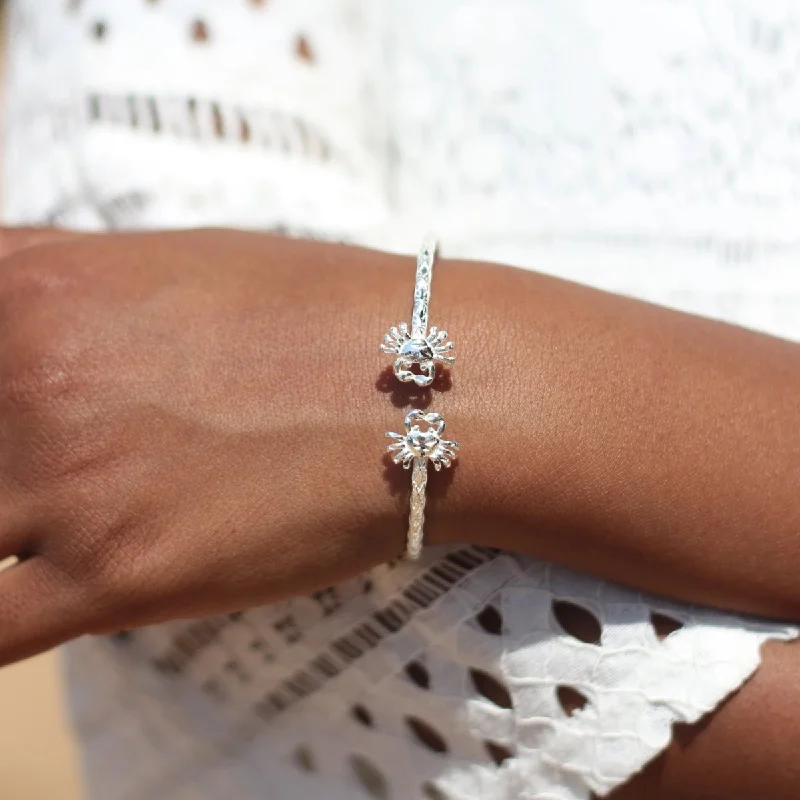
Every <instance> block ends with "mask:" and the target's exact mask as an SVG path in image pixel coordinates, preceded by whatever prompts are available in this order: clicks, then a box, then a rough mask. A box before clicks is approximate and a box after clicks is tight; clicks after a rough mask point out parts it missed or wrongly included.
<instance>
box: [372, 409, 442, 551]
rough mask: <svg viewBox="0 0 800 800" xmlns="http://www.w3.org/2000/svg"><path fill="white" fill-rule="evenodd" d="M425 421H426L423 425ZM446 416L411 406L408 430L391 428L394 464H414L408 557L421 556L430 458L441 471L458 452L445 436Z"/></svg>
mask: <svg viewBox="0 0 800 800" xmlns="http://www.w3.org/2000/svg"><path fill="white" fill-rule="evenodd" d="M422 425H427V426H428V427H427V428H423V427H422ZM444 428H445V423H444V418H443V417H442V415H441V414H437V413H436V412H435V411H431V412H428V413H425V412H424V411H420V410H419V409H412V410H411V411H409V412H408V414H406V418H405V433H394V432H393V431H389V432H388V433H387V434H386V436H387V437H388V438H389V439H391V440H392V443H391V444H389V445H387V447H386V450H387V451H388V452H389V454H390V455H391V456H392V461H394V463H395V464H402V466H403V468H404V469H409V468H411V467H412V466H413V468H414V469H413V471H412V473H411V510H410V513H409V520H408V549H407V552H408V557H409V558H411V559H416V558H419V554H420V552H421V551H422V540H423V523H424V521H425V487H426V486H427V483H428V462H430V463H431V464H433V468H434V469H435V470H436V471H437V472H438V471H439V470H440V469H441V468H442V467H449V466H451V464H452V463H453V461H455V459H456V457H457V454H458V443H457V442H452V441H450V440H449V439H444V438H443V436H442V435H443V434H444Z"/></svg>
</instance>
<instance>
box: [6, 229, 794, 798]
mask: <svg viewBox="0 0 800 800" xmlns="http://www.w3.org/2000/svg"><path fill="white" fill-rule="evenodd" d="M0 249H1V250H2V253H3V255H4V256H5V257H4V258H3V260H2V262H1V263H0V319H1V320H2V325H0V557H8V556H16V557H18V558H19V559H20V561H19V563H18V564H17V565H16V566H14V567H12V568H11V569H9V570H7V571H6V572H4V573H3V574H2V575H0V663H10V662H12V661H16V660H19V659H22V658H25V657H27V656H30V655H32V654H34V653H37V652H40V651H42V650H44V649H47V648H49V647H52V646H54V645H56V644H59V643H61V642H63V641H65V640H67V639H70V638H73V637H75V636H79V635H82V634H85V633H98V632H107V631H114V630H119V629H126V628H132V627H136V626H139V625H143V624H148V623H153V622H158V621H162V620H167V619H174V618H185V617H191V616H200V615H205V614H212V613H219V612H226V611H233V610H239V609H242V608H246V607H250V606H254V605H259V604H263V603H267V602H272V601H275V600H277V599H280V598H284V597H288V596H292V595H296V594H299V593H303V592H307V591H310V590H313V589H316V588H320V587H323V586H327V585H331V584H332V583H335V582H337V581H340V580H343V579H345V578H347V577H349V576H351V575H354V574H356V573H358V572H361V571H363V570H364V569H367V568H368V567H370V566H372V565H375V564H377V563H380V562H381V561H384V560H387V559H389V558H392V557H395V556H397V555H398V554H399V553H401V552H402V550H403V547H404V540H405V515H406V513H407V497H408V485H409V478H408V473H406V472H402V470H400V469H399V468H396V467H394V465H392V464H391V463H390V462H388V460H387V459H386V458H385V457H384V458H383V459H382V457H381V453H382V451H383V448H384V445H385V443H386V440H385V439H384V438H383V432H384V431H387V430H401V429H402V418H403V415H404V414H405V411H406V410H407V409H408V408H409V407H412V406H413V407H420V408H430V409H431V410H436V411H439V412H441V413H442V414H443V415H444V417H445V419H446V420H447V424H448V427H447V436H448V437H450V438H453V439H456V440H457V441H459V442H460V444H461V447H462V450H461V453H462V458H461V459H460V461H459V462H458V463H457V465H456V466H455V467H454V468H453V469H451V470H448V471H446V472H442V473H434V474H432V475H431V478H430V502H429V509H428V517H427V527H426V537H427V541H428V542H430V543H434V542H449V541H469V542H473V543H477V544H485V545H491V546H494V547H502V548H506V549H511V550H516V551H519V552H523V553H528V554H531V555H534V556H538V557H541V558H545V559H549V560H552V561H557V562H560V563H564V564H567V565H568V566H571V567H574V568H578V569H583V570H587V571H591V572H593V573H595V574H599V575H601V576H603V577H606V578H609V579H612V580H615V581H619V582H622V583H626V584H628V585H631V586H634V587H639V588H642V589H645V590H648V591H654V592H659V593H662V594H667V595H671V596H674V597H677V598H680V599H684V600H689V601H698V602H702V603H708V604H713V605H718V606H721V607H726V608H731V609H737V610H741V611H746V612H754V613H758V614H766V615H771V616H775V617H782V618H788V619H800V589H798V586H797V580H796V569H795V567H794V565H795V564H796V563H797V559H798V556H800V536H798V533H797V532H798V531H799V530H800V502H798V499H797V492H796V487H797V485H798V479H800V429H798V426H797V425H796V421H797V416H798V408H799V406H798V400H797V398H798V397H800V347H798V346H797V345H795V344H792V343H789V342H785V341H781V340H778V339H774V338H771V337H767V336H763V335H759V334H756V333H753V332H749V331H745V330H742V329H739V328H735V327H732V326H728V325H723V324H720V323H715V322H710V321H707V320H702V319H698V318H695V317H692V316H689V315H684V314H679V313H676V312H673V311H668V310H665V309H661V308H658V307H655V306H652V305H648V304H645V303H640V302H636V301H633V300H629V299H624V298H620V297H616V296H613V295H609V294H605V293H602V292H597V291H594V290H591V289H587V288H584V287H580V286H577V285H574V284H570V283H567V282H563V281H558V280H555V279H552V278H547V277H543V276H541V275H537V274H534V273H530V272H523V271H520V270H515V269H511V268H503V267H497V266H490V265H485V264H476V263H469V262H442V263H441V265H440V266H439V267H438V271H437V275H436V279H435V280H436V283H435V296H434V304H433V307H432V317H431V320H432V323H434V324H436V323H437V322H439V321H442V322H445V321H446V322H447V326H448V328H449V329H450V331H451V333H452V334H453V338H454V340H455V341H456V351H455V352H456V355H457V357H458V363H457V365H456V367H455V369H454V370H453V371H452V373H441V374H440V375H439V376H438V377H437V380H436V382H435V384H434V387H433V390H432V391H431V390H422V389H419V388H418V387H412V386H408V385H399V384H398V383H397V381H396V380H395V379H394V378H393V376H392V375H391V372H390V371H389V372H387V364H389V363H390V362H391V361H392V358H391V357H388V356H386V355H384V354H381V353H380V352H379V350H378V344H379V342H380V341H381V337H382V335H383V333H384V332H385V330H386V329H387V328H388V326H389V325H390V324H396V323H397V322H399V321H400V320H402V319H404V318H406V317H407V314H408V308H407V304H408V299H409V292H410V285H411V278H412V273H413V263H412V261H411V260H410V259H407V258H400V257H397V256H389V255H385V254H381V253H376V252H373V251H368V250H362V249H358V248H351V247H346V246H342V245H330V244H321V243H308V242H294V241H290V240H286V239H281V238H277V237H269V236H262V235H256V234H245V233H237V232H231V231H199V232H192V233H185V232H184V233H180V232H176V233H158V234H139V235H108V236H69V235H65V234H63V233H59V232H46V231H5V232H4V233H3V234H2V235H0ZM796 663H797V648H796V647H793V646H786V645H784V646H782V647H780V646H770V647H769V648H767V655H766V659H765V665H764V668H763V669H762V670H761V671H760V672H759V673H758V675H757V676H756V678H755V679H754V680H753V681H752V682H751V683H750V684H748V686H747V687H745V689H744V690H743V691H742V692H740V693H739V695H737V696H736V697H735V698H733V699H732V700H731V701H730V702H729V703H728V704H727V706H726V707H725V708H724V709H723V710H722V711H720V712H719V713H718V714H716V715H714V717H713V718H712V722H711V723H710V724H708V725H707V727H706V728H703V729H702V730H700V731H699V732H695V733H693V734H691V737H690V740H689V741H688V743H687V742H686V741H684V739H682V738H680V737H679V739H678V741H677V743H676V744H675V745H673V747H671V748H670V751H669V752H668V754H667V756H666V757H665V758H663V759H660V760H659V761H658V762H656V763H655V764H654V765H652V766H651V767H650V768H648V770H646V772H645V773H644V774H643V775H642V776H640V777H639V778H637V779H636V780H635V781H634V782H632V784H631V787H629V788H627V789H625V790H624V792H633V793H634V794H624V793H623V794H620V795H619V796H620V797H626V798H633V797H647V798H653V797H665V798H666V797H675V796H678V795H680V796H681V797H687V798H688V797H697V798H705V797H709V798H710V797H719V796H726V797H728V798H735V797H748V798H749V797H753V796H756V794H757V792H756V790H755V789H753V790H752V791H747V792H745V788H747V786H749V785H751V784H748V782H747V781H748V780H750V778H748V775H755V776H757V779H758V780H760V781H761V782H760V783H758V786H760V787H761V788H762V789H763V786H764V785H767V783H768V785H769V786H770V789H771V794H770V796H771V797H773V798H775V797H778V798H779V797H790V796H792V794H791V792H792V791H793V788H794V786H795V785H796V778H797V775H796V774H794V772H793V769H792V768H791V766H790V765H791V763H792V762H793V754H794V752H796V748H797V745H798V743H800V726H799V725H798V724H797V723H796V722H795V721H794V720H793V718H792V716H793V715H791V714H787V713H786V710H785V709H786V706H785V703H786V698H787V697H791V696H792V694H795V693H796V691H795V689H794V688H793V686H791V685H790V684H792V683H793V681H792V679H791V678H792V674H791V673H792V669H793V668H796ZM799 699H800V698H799ZM776 720H779V723H777V724H779V726H780V737H778V736H777V735H776V737H775V741H774V742H769V745H770V746H767V742H766V740H765V739H763V738H762V739H760V740H759V742H758V746H756V747H754V746H752V743H751V742H750V738H749V737H750V735H751V733H752V732H753V731H759V732H761V731H764V732H766V731H770V732H771V731H774V730H775V727H776ZM790 748H791V749H790ZM748 770H750V771H749V772H748ZM712 775H713V776H715V777H713V778H712V777H711V776H712ZM737 776H738V777H737ZM752 781H756V778H752ZM765 782H767V783H765ZM752 785H755V784H752ZM723 787H726V788H725V794H724V795H721V794H720V792H721V791H722V788H723ZM690 791H691V792H694V794H690ZM754 792H756V794H754Z"/></svg>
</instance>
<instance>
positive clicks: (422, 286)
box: [381, 234, 459, 560]
mask: <svg viewBox="0 0 800 800" xmlns="http://www.w3.org/2000/svg"><path fill="white" fill-rule="evenodd" d="M437 251H438V244H437V242H436V239H435V237H433V236H432V235H430V234H429V235H428V236H426V237H425V239H424V241H423V243H422V247H421V249H420V251H419V255H418V256H417V272H416V277H415V280H414V305H413V307H412V310H411V330H410V331H409V327H408V325H407V324H406V323H405V322H401V323H400V324H399V325H398V326H397V327H394V328H390V329H389V333H388V334H387V335H386V336H385V337H384V340H383V344H382V345H381V350H382V351H383V352H384V353H389V354H392V355H396V356H397V357H398V358H397V360H396V361H395V363H394V373H395V375H396V376H397V378H398V379H399V380H401V381H404V382H414V383H416V384H417V385H418V386H429V385H430V384H431V383H432V382H433V378H434V375H435V369H436V362H437V361H438V362H440V363H443V364H446V365H448V366H451V365H452V364H453V363H454V362H455V359H454V358H453V356H450V355H447V353H448V352H449V351H450V350H452V348H453V343H452V342H447V343H446V344H445V339H447V333H446V332H445V331H439V330H437V329H436V328H431V329H430V332H429V331H428V307H429V305H430V297H431V280H432V278H433V266H434V263H435V261H436V254H437ZM415 367H416V370H417V371H415ZM444 429H445V422H444V418H443V417H442V415H441V414H439V413H437V412H435V411H429V412H427V413H426V412H425V411H421V410H419V409H412V410H411V411H409V412H408V413H407V414H406V417H405V432H404V433H394V432H391V431H390V432H387V434H386V436H388V437H389V438H390V439H391V440H392V443H391V444H389V445H388V446H387V448H386V449H387V451H388V452H389V453H390V454H391V456H392V460H393V461H394V463H395V464H402V466H403V468H404V469H411V468H412V467H413V469H412V472H411V497H410V511H409V516H408V537H407V540H406V556H407V557H408V558H409V559H411V560H416V559H417V558H419V556H420V554H421V552H422V544H423V539H424V525H425V501H426V488H427V485H428V462H430V463H432V464H433V467H434V469H435V470H437V471H438V470H440V469H441V468H442V467H449V466H451V464H452V463H453V461H454V460H455V459H456V456H457V452H458V448H459V446H458V443H457V442H453V441H450V440H448V439H445V438H444V437H443V434H444Z"/></svg>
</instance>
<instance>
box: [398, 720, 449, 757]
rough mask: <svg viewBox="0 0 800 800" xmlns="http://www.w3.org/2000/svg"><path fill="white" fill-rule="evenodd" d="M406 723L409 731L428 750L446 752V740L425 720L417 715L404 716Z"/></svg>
mask: <svg viewBox="0 0 800 800" xmlns="http://www.w3.org/2000/svg"><path fill="white" fill-rule="evenodd" d="M406 725H408V727H409V729H410V731H411V733H413V734H414V737H415V738H416V739H417V741H418V742H419V743H420V744H421V745H422V746H423V747H427V748H428V750H431V751H432V752H434V753H446V752H447V742H446V741H445V740H444V738H443V737H442V735H441V734H440V733H439V732H438V731H437V730H434V728H432V727H431V726H430V725H429V724H428V723H427V722H423V721H422V720H421V719H419V718H418V717H406Z"/></svg>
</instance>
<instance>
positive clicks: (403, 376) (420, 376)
mask: <svg viewBox="0 0 800 800" xmlns="http://www.w3.org/2000/svg"><path fill="white" fill-rule="evenodd" d="M414 364H419V370H420V371H419V372H413V371H412V369H411V368H412V367H413V366H414ZM394 374H395V375H396V376H397V379H398V380H399V381H402V382H403V383H416V384H417V386H430V385H431V384H432V383H433V378H434V376H435V375H436V366H435V364H434V363H433V361H422V362H416V361H414V360H412V359H411V358H407V357H406V356H400V358H398V359H397V361H395V362H394Z"/></svg>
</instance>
